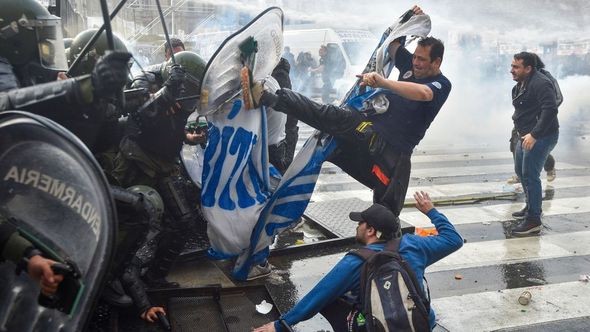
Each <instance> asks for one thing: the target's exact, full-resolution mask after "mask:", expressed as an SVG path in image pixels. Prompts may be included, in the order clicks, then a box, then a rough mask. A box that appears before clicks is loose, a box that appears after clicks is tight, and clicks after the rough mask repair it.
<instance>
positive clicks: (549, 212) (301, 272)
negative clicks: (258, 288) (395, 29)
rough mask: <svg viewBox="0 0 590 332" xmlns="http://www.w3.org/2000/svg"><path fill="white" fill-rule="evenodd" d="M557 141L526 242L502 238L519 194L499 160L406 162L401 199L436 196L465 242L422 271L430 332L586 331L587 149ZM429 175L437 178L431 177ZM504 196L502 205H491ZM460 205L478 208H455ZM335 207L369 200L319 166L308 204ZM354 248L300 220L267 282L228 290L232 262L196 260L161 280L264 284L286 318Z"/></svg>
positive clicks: (413, 219) (457, 154)
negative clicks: (550, 176)
mask: <svg viewBox="0 0 590 332" xmlns="http://www.w3.org/2000/svg"><path fill="white" fill-rule="evenodd" d="M584 137H585V136H584ZM561 141H562V144H560V147H559V148H558V149H556V150H555V153H554V156H555V157H556V159H557V179H556V180H555V181H553V182H551V183H548V182H546V180H545V179H544V174H543V175H542V180H543V188H544V201H543V209H544V217H543V229H542V232H541V234H540V235H539V236H533V237H528V238H513V237H512V236H511V235H510V229H511V228H512V227H514V225H515V224H516V222H515V221H514V220H513V219H512V218H511V217H510V213H511V212H514V211H517V210H519V209H520V208H522V205H523V203H522V202H523V194H522V192H521V189H520V188H519V185H507V184H506V182H505V181H506V179H508V178H509V177H510V176H511V175H512V172H511V169H510V168H509V167H507V165H510V163H511V156H510V153H509V152H508V151H503V149H502V148H500V147H498V148H493V147H485V148H479V149H478V148H477V147H460V146H457V147H452V148H449V149H439V148H432V149H427V148H424V149H423V150H418V151H417V152H416V153H415V159H416V160H413V173H412V179H411V182H410V189H409V190H408V193H412V192H413V190H416V189H420V190H427V191H429V192H434V193H436V194H435V195H434V196H435V200H437V201H438V202H440V203H441V204H439V205H437V208H438V209H439V210H440V211H441V212H443V213H445V214H446V215H447V216H448V217H449V219H450V220H451V221H452V222H453V223H454V224H455V226H456V228H457V229H458V231H459V232H460V233H461V234H462V236H463V237H464V239H465V245H464V246H463V248H462V249H461V250H459V251H458V252H457V253H454V254H453V255H451V256H449V257H447V258H445V259H443V260H441V261H440V262H437V263H436V264H434V265H433V266H431V267H430V268H428V269H427V273H426V278H427V279H428V282H429V285H430V292H431V295H432V298H433V308H434V310H435V312H436V313H437V317H438V319H439V324H440V325H441V327H439V330H445V329H447V330H450V331H468V330H469V331H479V330H490V331H491V330H497V331H532V330H543V331H545V330H547V331H554V330H557V329H560V330H576V331H581V330H590V319H589V317H590V307H589V306H588V305H587V304H588V303H590V285H589V283H588V282H583V281H578V279H579V278H580V275H585V274H590V229H589V226H590V223H589V222H588V220H590V181H588V180H590V142H588V140H587V139H585V138H582V136H577V137H569V138H568V137H564V138H562V139H561ZM563 142H570V143H571V144H570V145H569V146H567V145H565V144H563ZM413 159H414V158H413ZM435 168H439V171H437V172H431V171H430V170H433V169H435ZM478 168H479V170H478ZM441 169H444V170H443V171H440V170H441ZM481 169H483V170H484V171H483V172H482V171H481ZM426 174H431V176H424V175H426ZM478 184H479V185H478ZM478 189H479V190H478ZM506 193H508V194H509V195H508V196H501V195H500V194H506ZM466 196H472V197H475V198H477V199H473V200H461V199H459V198H461V197H466ZM342 197H348V198H351V197H355V198H356V199H359V200H361V201H364V202H366V203H367V204H368V202H370V199H371V193H370V191H368V190H366V189H365V188H362V186H359V185H358V184H357V183H356V182H355V181H354V180H352V179H350V178H347V176H346V175H344V174H342V173H341V172H339V171H338V170H337V168H335V166H333V165H331V164H327V165H326V167H325V168H324V169H323V172H322V175H321V176H320V180H319V182H318V187H317V188H316V192H315V193H314V196H313V197H312V201H313V202H312V204H313V203H318V202H326V201H328V200H329V199H340V198H342ZM442 203H445V204H442ZM347 213H348V211H343V212H341V213H340V214H342V215H346V214H347ZM401 218H402V220H404V221H406V222H408V223H409V224H411V225H415V226H417V227H424V226H425V225H427V224H428V220H427V219H424V218H423V217H421V214H420V213H419V212H418V211H417V210H416V209H414V208H412V207H411V206H406V208H405V209H404V211H403V212H402V215H401ZM343 222H344V223H347V222H349V221H347V220H345V221H343ZM354 247H355V244H354V241H353V240H352V239H351V238H346V237H344V238H343V237H342V234H341V233H339V232H337V231H336V230H330V227H329V226H328V227H327V226H326V225H324V224H322V225H318V224H315V223H314V222H313V221H311V220H309V219H306V220H305V221H304V222H303V223H302V224H300V225H299V226H298V227H296V228H294V229H292V230H290V231H289V232H287V233H284V234H281V236H280V237H279V239H278V240H277V242H276V243H275V244H274V246H273V251H272V252H271V257H270V258H269V261H270V263H271V265H272V266H273V271H272V273H271V275H270V276H268V277H266V278H263V279H259V280H255V281H252V282H249V283H237V282H235V281H232V279H231V278H230V277H228V276H229V275H230V273H229V272H230V269H231V267H232V263H231V262H227V261H226V262H210V261H207V260H206V258H204V257H201V258H200V260H198V261H186V262H182V263H178V264H177V266H176V268H175V271H174V272H173V274H172V275H171V277H170V279H172V280H176V281H179V282H181V284H182V285H183V286H185V287H188V286H190V287H195V286H202V285H207V284H214V283H221V284H222V285H224V286H229V285H235V286H240V285H245V284H263V285H266V287H267V288H268V290H269V291H270V294H271V295H272V296H273V298H274V300H275V304H276V306H277V307H278V309H279V310H280V311H282V312H285V311H287V310H288V309H289V308H291V307H292V306H293V305H294V304H295V303H297V301H299V300H300V299H301V298H302V297H303V296H304V295H305V294H306V293H307V292H308V291H309V290H311V289H312V288H313V286H314V285H315V284H316V283H317V281H318V280H320V279H321V278H322V277H323V276H324V275H325V274H326V273H327V272H328V271H329V270H330V268H331V267H332V266H333V265H334V264H335V263H336V262H337V261H338V260H339V259H341V258H342V256H343V255H344V254H345V253H346V252H347V251H349V250H351V249H352V248H354ZM195 257H197V256H195ZM195 257H192V258H193V259H194V258H195ZM458 276H459V277H458ZM523 290H529V291H530V292H531V293H532V302H531V304H530V305H528V306H526V307H525V306H521V305H519V304H518V303H517V298H518V296H519V295H520V293H521V292H522V291H523ZM458 309H460V310H461V311H462V315H460V317H459V316H458V315H457V310H458ZM478 315H480V316H478ZM477 317H483V318H477ZM535 324H536V325H535ZM459 327H460V328H459ZM296 330H297V331H331V328H330V326H329V325H328V324H327V322H326V320H325V319H324V318H323V317H321V316H320V315H317V316H316V317H314V318H312V319H310V320H308V321H306V322H302V323H300V324H298V325H297V326H296Z"/></svg>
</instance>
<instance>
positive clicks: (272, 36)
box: [197, 7, 283, 115]
mask: <svg viewBox="0 0 590 332" xmlns="http://www.w3.org/2000/svg"><path fill="white" fill-rule="evenodd" d="M250 37H253V38H254V40H256V42H257V43H258V49H259V50H264V52H258V53H256V60H255V64H254V68H252V75H253V78H254V80H260V79H263V78H265V77H266V76H268V75H269V74H270V73H271V72H272V70H273V69H274V67H275V66H276V65H277V64H278V63H279V60H280V59H281V54H282V53H283V11H282V10H281V9H280V8H278V7H270V8H268V9H266V10H265V11H263V12H262V13H261V14H260V15H258V16H257V17H256V18H254V19H253V20H252V21H251V22H250V23H248V25H246V26H244V27H243V28H242V29H240V30H238V31H236V32H235V33H233V34H232V35H230V36H229V37H227V38H226V39H225V40H224V41H223V43H221V45H220V46H219V48H218V49H217V51H215V53H214V54H213V56H212V57H211V59H209V62H208V63H207V67H206V69H205V75H204V76H203V81H202V82H201V97H200V99H201V103H200V106H199V107H198V108H197V111H198V112H199V114H201V115H208V114H212V113H215V112H216V111H217V110H219V109H220V108H221V106H223V105H224V104H225V103H227V102H229V101H231V100H232V99H233V98H234V97H236V96H238V95H239V93H240V69H242V63H241V61H240V49H239V45H240V44H241V43H242V42H244V41H245V40H246V39H248V38H250Z"/></svg>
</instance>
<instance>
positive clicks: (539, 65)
mask: <svg viewBox="0 0 590 332" xmlns="http://www.w3.org/2000/svg"><path fill="white" fill-rule="evenodd" d="M533 54H534V53H533ZM534 56H535V61H536V64H535V68H536V69H537V71H539V72H540V73H542V74H543V75H545V76H547V78H549V79H550V80H551V82H552V83H553V88H554V89H555V101H556V103H557V107H559V106H560V105H561V103H563V94H562V93H561V89H560V88H559V83H558V82H557V80H556V79H555V77H553V75H551V73H550V72H549V71H548V70H546V69H545V64H544V63H543V61H542V60H541V58H540V57H539V56H538V55H537V54H534ZM519 139H520V137H519V136H518V133H517V132H516V128H512V133H511V137H510V152H512V157H513V158H514V152H515V151H514V150H515V147H516V142H518V140H519ZM543 168H544V169H545V172H547V182H552V181H553V180H555V177H556V175H557V173H556V172H555V158H554V157H553V156H552V155H551V154H549V156H547V160H545V165H544V166H543ZM508 183H511V184H512V183H520V179H519V178H518V176H516V175H514V176H513V177H512V178H510V179H509V180H508Z"/></svg>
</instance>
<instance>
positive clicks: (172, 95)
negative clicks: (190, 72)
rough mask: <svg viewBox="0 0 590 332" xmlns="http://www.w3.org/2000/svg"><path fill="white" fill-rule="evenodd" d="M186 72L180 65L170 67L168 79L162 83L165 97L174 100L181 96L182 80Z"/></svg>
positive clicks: (182, 89)
mask: <svg viewBox="0 0 590 332" xmlns="http://www.w3.org/2000/svg"><path fill="white" fill-rule="evenodd" d="M185 77H186V71H185V70H184V68H182V67H181V66H180V65H173V66H172V67H170V77H168V79H167V80H166V82H164V86H165V87H166V89H165V94H166V97H167V98H168V99H170V100H175V99H176V98H178V97H180V96H181V95H182V92H183V91H184V79H185Z"/></svg>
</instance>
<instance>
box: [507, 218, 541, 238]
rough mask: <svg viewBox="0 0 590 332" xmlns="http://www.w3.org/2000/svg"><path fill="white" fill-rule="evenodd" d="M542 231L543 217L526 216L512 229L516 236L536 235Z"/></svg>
mask: <svg viewBox="0 0 590 332" xmlns="http://www.w3.org/2000/svg"><path fill="white" fill-rule="evenodd" d="M540 232H541V218H526V219H525V220H523V221H521V222H520V223H519V224H518V225H517V226H516V227H514V228H513V229H512V235H514V236H526V235H535V234H539V233H540Z"/></svg>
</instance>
